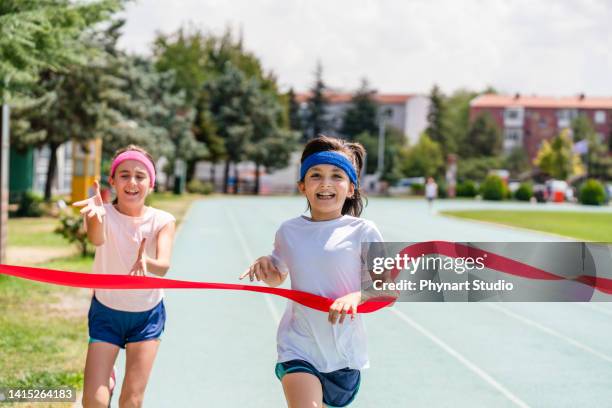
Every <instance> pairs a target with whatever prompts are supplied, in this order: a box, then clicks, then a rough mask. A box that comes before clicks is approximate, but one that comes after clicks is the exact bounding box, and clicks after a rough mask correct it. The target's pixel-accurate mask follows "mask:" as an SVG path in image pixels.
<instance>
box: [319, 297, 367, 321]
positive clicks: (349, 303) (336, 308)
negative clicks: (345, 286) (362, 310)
mask: <svg viewBox="0 0 612 408" xmlns="http://www.w3.org/2000/svg"><path fill="white" fill-rule="evenodd" d="M360 302H361V292H353V293H349V294H348V295H345V296H342V297H341V298H338V299H336V300H335V302H334V303H332V305H331V306H330V308H329V316H328V318H327V320H328V321H329V322H330V323H331V324H336V322H338V323H340V324H342V323H344V319H345V318H346V314H347V313H348V312H349V310H350V311H352V312H353V313H352V314H351V320H355V316H356V315H357V306H358V305H359V303H360ZM338 317H340V320H338Z"/></svg>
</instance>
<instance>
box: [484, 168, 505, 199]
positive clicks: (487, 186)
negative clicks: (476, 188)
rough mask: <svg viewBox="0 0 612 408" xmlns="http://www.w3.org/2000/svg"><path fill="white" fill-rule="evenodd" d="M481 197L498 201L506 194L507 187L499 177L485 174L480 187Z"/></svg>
mask: <svg viewBox="0 0 612 408" xmlns="http://www.w3.org/2000/svg"><path fill="white" fill-rule="evenodd" d="M480 191H481V193H482V198H484V199H485V200H493V201H500V200H503V199H504V198H505V197H506V196H507V194H508V193H507V187H506V185H505V184H504V181H503V180H502V179H501V177H499V176H496V175H494V174H491V175H489V176H487V178H486V179H485V181H484V182H483V183H482V186H481V187H480Z"/></svg>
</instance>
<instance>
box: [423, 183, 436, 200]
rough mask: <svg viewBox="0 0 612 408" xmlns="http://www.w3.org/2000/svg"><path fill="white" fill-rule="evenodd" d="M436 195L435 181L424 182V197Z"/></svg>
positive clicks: (434, 196)
mask: <svg viewBox="0 0 612 408" xmlns="http://www.w3.org/2000/svg"><path fill="white" fill-rule="evenodd" d="M437 196H438V185H437V184H436V183H427V184H425V197H427V198H436V197H437Z"/></svg>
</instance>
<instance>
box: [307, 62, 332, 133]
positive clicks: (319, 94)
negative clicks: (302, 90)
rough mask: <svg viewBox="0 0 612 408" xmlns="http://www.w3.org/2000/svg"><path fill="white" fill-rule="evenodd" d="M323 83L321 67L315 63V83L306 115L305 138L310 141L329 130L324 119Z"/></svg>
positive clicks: (325, 105)
mask: <svg viewBox="0 0 612 408" xmlns="http://www.w3.org/2000/svg"><path fill="white" fill-rule="evenodd" d="M326 89H327V88H326V86H325V82H323V66H322V65H321V62H318V63H317V68H316V70H315V83H314V85H313V87H312V89H311V96H310V98H309V99H308V115H307V120H306V138H307V139H312V138H314V137H317V136H318V135H319V134H321V133H322V132H324V131H325V130H327V129H328V128H329V123H328V120H327V118H326V112H327V105H328V101H327V97H326V96H325V91H326Z"/></svg>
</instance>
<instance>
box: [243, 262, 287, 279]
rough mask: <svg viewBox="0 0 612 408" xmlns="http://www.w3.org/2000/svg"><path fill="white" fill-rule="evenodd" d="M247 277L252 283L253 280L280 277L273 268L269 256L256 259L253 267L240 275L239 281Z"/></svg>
mask: <svg viewBox="0 0 612 408" xmlns="http://www.w3.org/2000/svg"><path fill="white" fill-rule="evenodd" d="M247 276H248V277H249V279H251V282H253V280H257V281H261V280H265V279H268V278H271V277H273V276H280V272H279V271H278V269H277V268H276V266H274V264H273V263H272V260H271V259H270V257H269V256H262V257H259V258H257V260H256V261H255V262H254V263H253V265H251V266H250V267H249V269H247V270H246V271H245V272H244V273H243V274H242V275H240V279H244V278H246V277H247Z"/></svg>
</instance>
